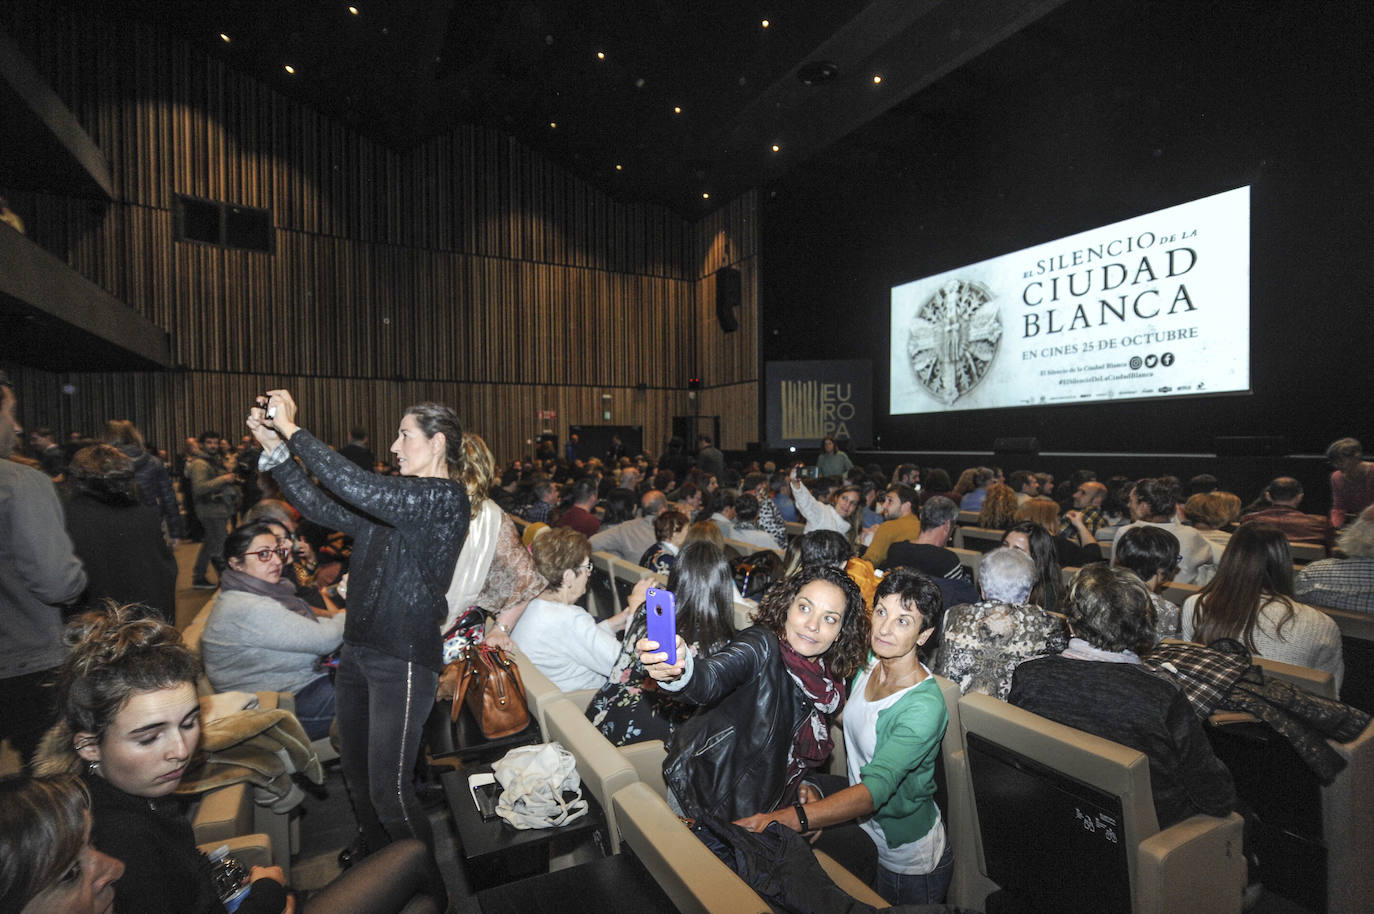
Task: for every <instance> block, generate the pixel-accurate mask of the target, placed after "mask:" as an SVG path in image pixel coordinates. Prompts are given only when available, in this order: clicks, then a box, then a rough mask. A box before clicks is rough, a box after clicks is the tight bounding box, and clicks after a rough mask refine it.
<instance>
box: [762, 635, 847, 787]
mask: <svg viewBox="0 0 1374 914" xmlns="http://www.w3.org/2000/svg"><path fill="white" fill-rule="evenodd" d="M778 646H779V647H780V648H781V649H782V663H783V666H785V667H786V668H787V675H789V676H791V677H792V681H793V682H794V683H796V686H797V688H798V689H800V690H801V693H802V694H803V695H804V696H806V701H807V704H809V705H810V706H811V713H810V714H808V715H807V717H806V719H805V720H804V721H802V724H801V727H800V728H798V730H797V736H796V739H795V740H793V742H792V745H791V746H790V747H788V750H787V785H786V787H785V788H784V790H783V803H782V805H783V806H790V805H791V804H792V803H793V802H795V801H796V797H797V790H798V788H799V787H800V786H801V781H802V777H803V775H805V774H806V772H807V770H808V769H811V768H819V767H820V766H821V765H823V764H825V761H826V759H828V758H830V753H831V750H833V749H834V748H835V741H834V740H832V739H831V738H830V723H829V716H830V715H832V714H837V713H839V711H840V709H841V708H843V707H844V698H845V684H844V681H843V680H838V681H837V680H836V679H835V678H834V677H833V676H831V675H830V670H829V669H828V668H827V667H826V664H825V661H824V660H822V659H820V658H806V657H803V656H802V655H801V654H798V653H797V652H796V651H795V650H793V649H792V646H791V645H790V644H788V643H787V639H785V638H779V639H778Z"/></svg>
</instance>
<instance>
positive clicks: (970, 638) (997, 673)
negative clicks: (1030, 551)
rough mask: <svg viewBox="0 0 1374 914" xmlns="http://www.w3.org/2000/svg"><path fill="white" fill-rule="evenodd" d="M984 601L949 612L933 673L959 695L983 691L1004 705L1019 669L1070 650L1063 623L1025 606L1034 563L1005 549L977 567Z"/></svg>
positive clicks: (1014, 550)
mask: <svg viewBox="0 0 1374 914" xmlns="http://www.w3.org/2000/svg"><path fill="white" fill-rule="evenodd" d="M978 577H979V586H980V588H981V589H982V593H983V599H981V600H979V601H978V602H977V603H965V604H964V605H962V606H955V607H952V608H951V609H950V610H949V611H948V612H946V613H945V627H944V631H943V633H942V634H941V636H940V650H939V653H937V654H936V656H935V663H934V665H933V667H932V669H933V670H934V671H935V672H936V673H939V674H940V675H941V676H944V677H946V678H948V679H950V680H952V681H954V682H955V683H956V684H957V685H958V686H959V691H960V692H961V693H967V692H970V691H973V692H983V693H986V694H988V695H992V696H993V697H995V698H1000V699H1003V700H1005V699H1006V697H1007V693H1008V692H1009V691H1011V677H1012V673H1013V672H1014V671H1015V670H1016V665H1017V664H1018V663H1020V662H1021V661H1023V660H1029V659H1030V658H1032V657H1040V656H1042V655H1045V654H1056V653H1058V652H1059V651H1062V650H1063V649H1064V648H1065V647H1066V646H1067V645H1068V640H1069V639H1068V633H1067V631H1066V630H1065V628H1064V620H1063V619H1062V618H1060V617H1059V616H1056V615H1053V614H1051V613H1047V612H1044V611H1043V610H1041V609H1040V608H1039V607H1038V606H1035V605H1034V604H1031V603H1027V602H1026V600H1027V599H1028V598H1029V597H1030V592H1031V588H1032V587H1033V586H1034V584H1035V579H1036V573H1035V563H1034V562H1033V561H1031V558H1030V556H1028V555H1026V554H1025V553H1024V552H1020V551H1018V550H1016V549H1012V548H1009V547H1006V546H1003V547H1001V548H999V549H994V550H993V551H991V552H989V553H988V554H987V555H985V556H983V561H982V563H981V564H980V565H979V566H978Z"/></svg>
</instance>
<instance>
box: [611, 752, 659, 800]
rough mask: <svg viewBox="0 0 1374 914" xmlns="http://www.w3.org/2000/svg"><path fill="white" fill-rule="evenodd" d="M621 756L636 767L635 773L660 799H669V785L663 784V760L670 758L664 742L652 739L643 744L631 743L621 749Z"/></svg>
mask: <svg viewBox="0 0 1374 914" xmlns="http://www.w3.org/2000/svg"><path fill="white" fill-rule="evenodd" d="M620 754H621V755H623V756H625V758H626V759H628V760H629V762H630V764H631V765H633V766H634V769H635V773H636V774H638V775H639V780H640V781H641V782H642V783H644V784H647V785H648V786H649V788H650V789H651V790H653V792H654V793H656V794H658V795H659V796H660V797H662V798H664V799H665V800H666V799H667V797H668V785H667V784H665V783H664V782H663V760H664V759H665V758H667V757H668V750H667V749H666V748H664V745H663V740H661V739H651V740H648V741H647V742H643V743H630V745H628V746H621V747H620Z"/></svg>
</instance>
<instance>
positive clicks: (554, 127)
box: [549, 121, 558, 130]
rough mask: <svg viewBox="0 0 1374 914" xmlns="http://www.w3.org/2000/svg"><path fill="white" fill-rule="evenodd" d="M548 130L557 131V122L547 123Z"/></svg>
mask: <svg viewBox="0 0 1374 914" xmlns="http://www.w3.org/2000/svg"><path fill="white" fill-rule="evenodd" d="M549 129H550V130H557V129H558V122H557V121H549Z"/></svg>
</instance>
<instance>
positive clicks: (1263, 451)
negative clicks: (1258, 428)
mask: <svg viewBox="0 0 1374 914" xmlns="http://www.w3.org/2000/svg"><path fill="white" fill-rule="evenodd" d="M1212 448H1213V449H1214V450H1215V451H1216V452H1217V456H1218V457H1286V456H1288V450H1289V448H1288V439H1287V438H1285V437H1283V436H1282V435H1230V436H1227V435H1219V436H1217V437H1216V438H1213V439H1212Z"/></svg>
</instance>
